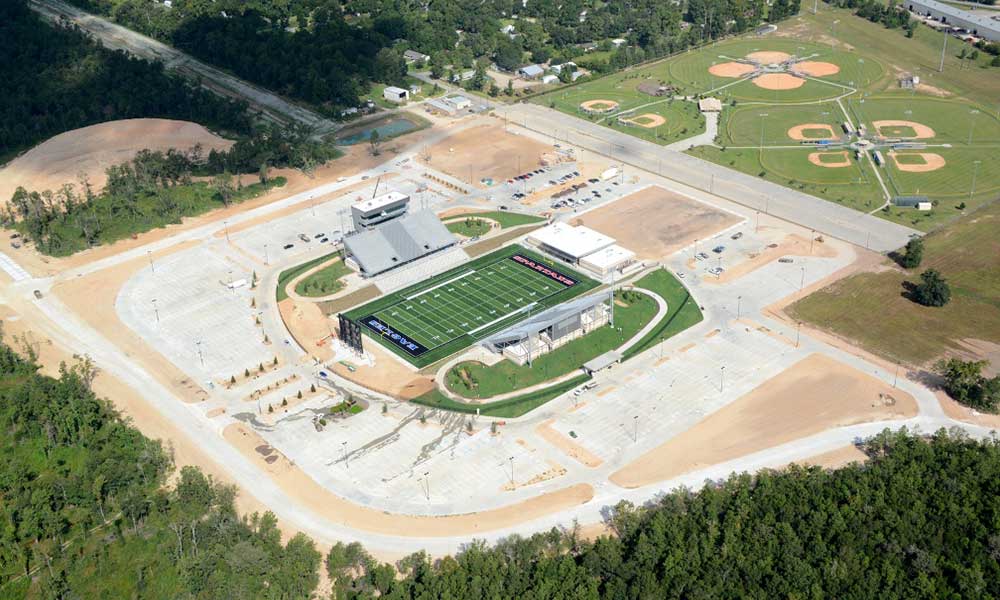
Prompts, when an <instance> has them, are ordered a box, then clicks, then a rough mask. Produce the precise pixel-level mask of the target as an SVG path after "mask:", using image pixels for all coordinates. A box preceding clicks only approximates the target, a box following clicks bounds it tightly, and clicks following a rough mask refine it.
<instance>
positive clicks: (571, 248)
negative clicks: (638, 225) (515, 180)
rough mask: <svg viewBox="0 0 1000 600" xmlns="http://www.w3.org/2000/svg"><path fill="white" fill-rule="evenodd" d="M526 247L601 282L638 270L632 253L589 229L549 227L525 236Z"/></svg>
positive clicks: (566, 226) (564, 226)
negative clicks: (595, 277)
mask: <svg viewBox="0 0 1000 600" xmlns="http://www.w3.org/2000/svg"><path fill="white" fill-rule="evenodd" d="M527 243H528V244H529V245H532V246H534V247H536V248H538V249H539V250H541V251H542V252H545V253H546V254H549V255H552V256H554V257H556V258H559V259H560V260H563V261H565V262H568V263H570V264H574V265H579V266H580V267H582V268H584V269H586V270H587V271H589V272H591V273H593V274H594V275H596V276H598V277H600V278H602V279H603V278H605V277H608V276H611V275H613V274H616V273H617V274H623V273H629V272H631V271H633V270H636V269H639V268H641V265H640V264H638V263H637V262H636V260H635V252H632V251H631V250H628V249H627V248H623V247H621V246H619V245H618V244H617V243H616V242H615V239H614V238H612V237H609V236H606V235H604V234H603V233H600V232H598V231H594V230H593V229H590V228H589V227H583V226H578V227H573V226H572V225H568V224H566V223H553V224H552V225H549V226H547V227H543V228H541V229H539V230H538V231H535V232H533V233H532V234H531V235H529V236H528V239H527Z"/></svg>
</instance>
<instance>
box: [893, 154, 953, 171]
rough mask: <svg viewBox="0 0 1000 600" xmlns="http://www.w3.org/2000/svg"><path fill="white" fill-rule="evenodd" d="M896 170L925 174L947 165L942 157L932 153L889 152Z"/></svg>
mask: <svg viewBox="0 0 1000 600" xmlns="http://www.w3.org/2000/svg"><path fill="white" fill-rule="evenodd" d="M889 156H891V157H892V162H894V163H895V164H896V168H897V169H899V170H900V171H905V172H907V173H927V172H928V171H937V170H938V169H940V168H941V167H943V166H945V164H947V163H946V162H945V160H944V157H943V156H941V155H940V154H935V153H933V152H905V153H902V154H900V153H898V152H890V153H889Z"/></svg>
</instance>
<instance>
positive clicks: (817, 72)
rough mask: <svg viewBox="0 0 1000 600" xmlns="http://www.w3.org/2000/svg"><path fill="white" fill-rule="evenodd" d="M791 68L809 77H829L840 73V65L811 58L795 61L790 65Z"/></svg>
mask: <svg viewBox="0 0 1000 600" xmlns="http://www.w3.org/2000/svg"><path fill="white" fill-rule="evenodd" d="M792 70H793V71H795V72H797V73H802V74H803V75H808V76H810V77H829V76H830V75H836V74H837V73H840V67H838V66H837V65H835V64H833V63H828V62H818V61H813V60H804V61H802V62H800V63H795V64H794V65H793V66H792Z"/></svg>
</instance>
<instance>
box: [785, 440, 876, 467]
mask: <svg viewBox="0 0 1000 600" xmlns="http://www.w3.org/2000/svg"><path fill="white" fill-rule="evenodd" d="M864 462H868V455H867V454H865V453H864V452H862V451H861V450H858V447H857V446H854V445H851V446H844V447H843V448H837V449H836V450H830V451H829V452H824V453H822V454H817V455H816V456H810V457H809V458H805V459H802V460H799V461H795V464H798V465H802V466H804V467H812V466H816V467H823V468H824V469H839V468H840V467H846V466H847V465H849V464H851V463H864Z"/></svg>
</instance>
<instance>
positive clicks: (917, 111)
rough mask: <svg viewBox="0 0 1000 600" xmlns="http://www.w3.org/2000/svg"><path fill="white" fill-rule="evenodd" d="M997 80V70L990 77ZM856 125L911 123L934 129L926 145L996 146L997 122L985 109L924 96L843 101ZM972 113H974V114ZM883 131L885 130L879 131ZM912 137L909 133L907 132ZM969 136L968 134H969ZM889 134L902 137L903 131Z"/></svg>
mask: <svg viewBox="0 0 1000 600" xmlns="http://www.w3.org/2000/svg"><path fill="white" fill-rule="evenodd" d="M984 76H985V74H984ZM993 76H994V77H997V78H1000V69H997V70H996V73H994V74H993ZM845 105H846V106H847V109H848V111H849V112H850V113H851V115H852V117H853V118H854V120H855V122H856V123H860V122H863V123H866V124H867V125H868V127H869V128H871V127H873V126H872V123H873V122H874V121H890V120H892V121H914V122H916V123H919V124H921V125H926V126H928V127H930V128H931V129H933V130H934V137H933V138H928V139H926V140H921V141H926V142H927V143H933V144H956V145H962V146H965V145H967V144H969V142H970V141H971V142H972V143H973V144H989V145H996V144H1000V120H998V119H997V116H996V112H995V111H990V110H989V109H988V108H987V107H985V106H981V105H977V104H973V103H971V102H965V101H962V100H956V99H948V100H945V99H942V98H927V97H912V98H911V97H909V96H905V97H898V96H870V97H867V98H858V99H854V98H852V99H849V100H847V101H846V102H845ZM973 111H976V112H975V113H974V112H973ZM883 132H886V128H883ZM910 134H911V135H912V130H911V132H910ZM970 134H971V135H970ZM889 135H890V136H891V135H899V136H902V135H906V132H905V131H901V132H899V133H891V134H889Z"/></svg>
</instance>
